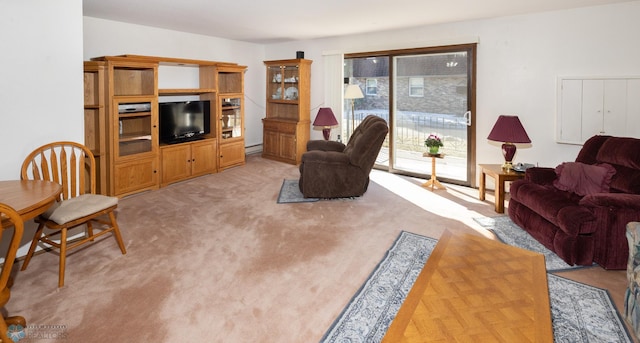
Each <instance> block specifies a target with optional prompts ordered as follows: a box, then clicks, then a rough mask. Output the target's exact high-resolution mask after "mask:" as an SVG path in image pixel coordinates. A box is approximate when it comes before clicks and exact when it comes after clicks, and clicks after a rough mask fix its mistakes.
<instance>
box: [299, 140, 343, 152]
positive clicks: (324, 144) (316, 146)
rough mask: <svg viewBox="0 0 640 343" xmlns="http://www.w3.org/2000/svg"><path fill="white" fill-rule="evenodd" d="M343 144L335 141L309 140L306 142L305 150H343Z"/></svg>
mask: <svg viewBox="0 0 640 343" xmlns="http://www.w3.org/2000/svg"><path fill="white" fill-rule="evenodd" d="M344 148H345V145H344V144H342V143H340V142H336V141H325V140H311V141H308V142H307V151H312V150H320V151H340V152H342V151H344Z"/></svg>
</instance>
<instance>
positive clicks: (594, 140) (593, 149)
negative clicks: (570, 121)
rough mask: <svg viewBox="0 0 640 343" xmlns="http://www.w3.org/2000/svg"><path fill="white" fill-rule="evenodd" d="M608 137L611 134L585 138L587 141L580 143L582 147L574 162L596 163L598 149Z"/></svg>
mask: <svg viewBox="0 0 640 343" xmlns="http://www.w3.org/2000/svg"><path fill="white" fill-rule="evenodd" d="M609 138H611V136H601V135H596V136H593V137H591V138H589V139H587V141H586V142H584V144H583V145H582V149H580V152H579V153H578V157H576V162H581V163H586V164H596V163H598V159H597V156H598V151H600V148H601V147H602V144H604V142H606V141H607V140H608V139H609Z"/></svg>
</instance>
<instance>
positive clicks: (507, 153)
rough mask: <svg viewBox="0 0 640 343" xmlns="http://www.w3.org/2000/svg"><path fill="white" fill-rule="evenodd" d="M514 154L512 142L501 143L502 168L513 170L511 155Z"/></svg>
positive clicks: (514, 149) (514, 147)
mask: <svg viewBox="0 0 640 343" xmlns="http://www.w3.org/2000/svg"><path fill="white" fill-rule="evenodd" d="M515 154H516V146H515V145H514V144H513V143H504V144H502V156H504V164H503V165H502V169H504V170H506V171H510V170H513V164H512V163H511V161H513V156H515Z"/></svg>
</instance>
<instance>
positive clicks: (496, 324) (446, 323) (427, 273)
mask: <svg viewBox="0 0 640 343" xmlns="http://www.w3.org/2000/svg"><path fill="white" fill-rule="evenodd" d="M382 342H386V343H391V342H393V343H398V342H402V343H405V342H553V329H552V325H551V305H550V301H549V291H548V284H547V272H546V268H545V263H544V256H543V255H541V254H538V253H534V252H531V251H527V250H523V249H520V248H516V247H512V246H508V245H506V244H503V243H500V242H498V241H495V240H491V239H488V238H485V237H480V236H474V235H470V234H455V235H454V234H452V233H451V232H449V231H445V232H444V234H443V235H442V237H441V238H440V240H439V241H438V244H437V245H436V247H435V249H434V250H433V252H432V253H431V256H430V257H429V259H428V260H427V263H426V265H425V266H424V268H423V269H422V272H420V275H419V276H418V278H417V280H416V282H415V283H414V285H413V287H412V288H411V291H409V294H408V295H407V298H406V299H405V301H404V303H403V304H402V306H401V307H400V310H399V311H398V314H397V315H396V318H395V319H394V320H393V322H392V323H391V326H390V327H389V330H388V331H387V333H386V335H385V337H384V339H383V340H382Z"/></svg>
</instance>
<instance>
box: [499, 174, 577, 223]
mask: <svg viewBox="0 0 640 343" xmlns="http://www.w3.org/2000/svg"><path fill="white" fill-rule="evenodd" d="M510 192H511V199H512V200H514V201H515V202H519V203H521V204H522V205H524V206H526V207H528V208H529V209H530V210H531V211H533V212H535V213H536V214H538V215H539V216H541V217H543V218H544V219H546V220H547V221H549V222H550V223H552V224H553V225H555V226H560V224H559V223H558V212H559V211H560V210H561V209H563V208H565V207H575V206H577V205H578V203H579V202H580V199H581V197H580V196H578V195H576V194H573V193H571V192H565V191H561V190H559V189H557V188H555V187H553V186H546V185H539V184H536V183H533V182H529V181H526V180H517V181H514V182H512V183H511V187H510ZM509 206H511V202H509Z"/></svg>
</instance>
